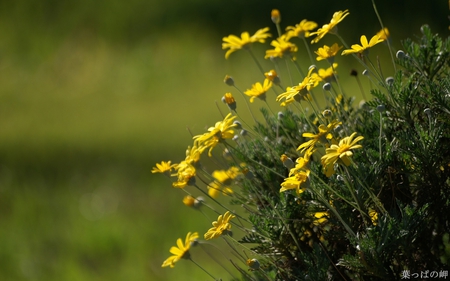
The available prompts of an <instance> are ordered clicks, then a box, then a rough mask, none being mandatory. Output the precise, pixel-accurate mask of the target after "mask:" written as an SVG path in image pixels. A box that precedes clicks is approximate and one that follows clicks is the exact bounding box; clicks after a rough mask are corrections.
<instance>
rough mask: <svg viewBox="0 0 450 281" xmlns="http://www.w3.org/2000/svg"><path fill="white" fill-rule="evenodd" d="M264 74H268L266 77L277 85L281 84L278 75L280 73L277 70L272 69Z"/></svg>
mask: <svg viewBox="0 0 450 281" xmlns="http://www.w3.org/2000/svg"><path fill="white" fill-rule="evenodd" d="M264 76H266V79H268V80H269V81H271V82H272V83H273V84H275V85H280V77H278V74H277V72H276V71H275V70H273V69H272V70H270V71H269V72H265V73H264Z"/></svg>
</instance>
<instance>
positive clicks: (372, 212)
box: [369, 208, 378, 225]
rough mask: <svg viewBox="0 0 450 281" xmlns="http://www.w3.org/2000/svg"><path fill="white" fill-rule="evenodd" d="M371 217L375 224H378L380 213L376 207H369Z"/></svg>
mask: <svg viewBox="0 0 450 281" xmlns="http://www.w3.org/2000/svg"><path fill="white" fill-rule="evenodd" d="M369 217H370V220H371V221H372V224H373V225H377V224H378V213H377V211H375V210H374V209H372V208H370V209H369Z"/></svg>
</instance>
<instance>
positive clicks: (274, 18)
mask: <svg viewBox="0 0 450 281" xmlns="http://www.w3.org/2000/svg"><path fill="white" fill-rule="evenodd" d="M270 18H271V19H272V22H273V23H274V24H279V23H280V22H281V15H280V11H279V10H277V9H273V10H272V12H270Z"/></svg>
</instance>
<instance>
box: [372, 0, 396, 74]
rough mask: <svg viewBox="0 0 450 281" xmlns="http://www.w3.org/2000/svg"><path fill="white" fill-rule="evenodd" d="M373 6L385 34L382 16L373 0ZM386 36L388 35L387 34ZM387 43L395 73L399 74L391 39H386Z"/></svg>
mask: <svg viewBox="0 0 450 281" xmlns="http://www.w3.org/2000/svg"><path fill="white" fill-rule="evenodd" d="M372 6H373V9H374V11H375V14H376V15H377V18H378V21H379V22H380V25H381V30H383V32H385V31H384V25H383V21H382V20H381V17H380V14H379V13H378V9H377V5H375V0H372ZM385 35H387V34H385ZM386 37H387V36H386ZM386 42H387V45H388V49H389V54H391V60H392V65H393V66H394V72H397V67H396V66H395V60H394V53H393V52H392V47H391V43H390V42H389V38H387V39H386Z"/></svg>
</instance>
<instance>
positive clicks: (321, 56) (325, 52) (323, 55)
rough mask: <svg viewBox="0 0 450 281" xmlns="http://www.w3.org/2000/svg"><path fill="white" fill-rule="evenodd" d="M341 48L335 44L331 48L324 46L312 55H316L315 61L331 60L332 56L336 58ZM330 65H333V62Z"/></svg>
mask: <svg viewBox="0 0 450 281" xmlns="http://www.w3.org/2000/svg"><path fill="white" fill-rule="evenodd" d="M342 48H343V47H342V46H341V47H339V45H338V44H337V43H334V44H333V45H332V46H331V47H329V46H327V45H324V46H323V48H319V49H318V50H317V51H315V52H314V53H316V54H317V55H318V57H317V58H316V60H317V61H321V60H328V61H330V60H332V59H333V58H334V56H336V54H337V52H339V50H340V49H342ZM331 63H333V61H331Z"/></svg>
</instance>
